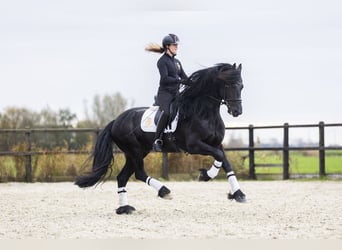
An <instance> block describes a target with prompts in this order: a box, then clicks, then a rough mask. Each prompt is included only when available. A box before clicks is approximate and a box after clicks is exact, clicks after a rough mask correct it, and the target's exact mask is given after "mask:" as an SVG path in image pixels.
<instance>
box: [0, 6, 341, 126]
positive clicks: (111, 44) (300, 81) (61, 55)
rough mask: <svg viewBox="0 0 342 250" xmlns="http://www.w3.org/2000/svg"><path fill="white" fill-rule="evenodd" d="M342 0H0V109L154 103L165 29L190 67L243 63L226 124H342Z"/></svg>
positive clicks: (81, 112)
mask: <svg viewBox="0 0 342 250" xmlns="http://www.w3.org/2000/svg"><path fill="white" fill-rule="evenodd" d="M341 5H342V4H341V2H340V1H338V0H336V1H333V0H325V1H322V0H319V1H315V0H312V1H309V0H307V1H300V0H287V1H266V0H261V1H260V0H258V1H255V0H246V1H243V0H241V1H236V0H234V1H223V0H222V1H221V0H208V1H195V0H191V1H183V0H172V1H157V0H155V1H151V0H150V1H139V0H136V1H122V0H121V1H118V0H111V1H110V0H108V1H103V0H94V1H90V0H65V1H63V0H58V1H47V0H33V1H30V0H11V1H7V0H0V86H1V90H0V112H2V111H3V110H4V108H6V107H9V106H15V107H26V108H30V109H33V110H36V111H39V110H41V109H42V108H44V107H50V108H51V109H53V110H58V109H60V108H70V110H71V111H72V112H75V113H77V116H78V117H79V118H82V117H84V105H85V101H88V103H90V102H91V101H92V98H93V97H94V95H95V94H100V95H104V94H112V93H115V92H120V93H121V94H122V95H123V96H124V97H125V98H126V99H128V100H129V102H130V103H131V102H134V106H149V105H151V104H152V102H153V96H154V95H155V93H156V91H157V87H158V81H159V74H158V71H157V67H156V62H157V60H158V58H159V56H160V55H158V54H153V53H148V52H145V51H144V47H145V46H146V45H147V44H148V43H150V42H156V43H161V40H162V38H163V37H164V36H165V35H166V34H168V33H175V34H177V35H178V36H179V37H180V39H181V44H180V47H179V52H178V56H177V57H178V58H179V59H180V60H181V62H182V64H183V67H184V69H185V71H186V72H187V73H188V74H189V75H190V74H191V73H192V72H194V71H196V70H199V69H202V68H204V67H209V66H212V65H213V64H215V63H220V62H226V63H234V62H236V63H242V65H243V71H242V77H243V80H244V86H245V88H244V90H243V93H242V98H243V109H244V113H243V114H242V116H240V117H238V118H233V117H230V116H228V114H226V108H225V107H222V109H223V110H224V112H223V116H224V119H225V121H226V122H227V123H232V124H258V123H276V124H283V123H284V122H289V123H290V124H291V123H292V124H294V123H318V122H319V121H325V122H326V123H330V122H342V116H341V110H340V109H341V106H342V105H341V101H340V100H341V99H342V87H341V84H342V15H341V10H342V6H341Z"/></svg>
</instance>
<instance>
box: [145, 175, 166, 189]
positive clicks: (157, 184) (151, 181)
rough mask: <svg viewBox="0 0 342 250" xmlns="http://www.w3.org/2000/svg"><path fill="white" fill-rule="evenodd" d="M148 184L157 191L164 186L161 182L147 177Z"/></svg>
mask: <svg viewBox="0 0 342 250" xmlns="http://www.w3.org/2000/svg"><path fill="white" fill-rule="evenodd" d="M146 183H147V185H149V186H151V187H153V188H154V189H155V190H157V191H159V189H160V188H161V187H162V186H163V184H162V183H161V182H160V181H158V180H156V179H153V178H152V177H147V179H146Z"/></svg>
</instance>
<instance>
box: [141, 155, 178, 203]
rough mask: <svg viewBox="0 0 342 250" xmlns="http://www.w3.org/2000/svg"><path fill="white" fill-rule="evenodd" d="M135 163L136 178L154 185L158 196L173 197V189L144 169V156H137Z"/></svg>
mask: <svg viewBox="0 0 342 250" xmlns="http://www.w3.org/2000/svg"><path fill="white" fill-rule="evenodd" d="M135 161H136V165H135V178H136V179H137V180H140V181H143V182H145V183H146V184H147V185H149V186H151V187H153V188H154V189H155V190H156V191H157V192H158V196H159V197H161V198H164V199H171V198H172V197H171V195H170V193H171V191H170V190H169V189H168V188H167V187H166V186H164V185H163V184H162V183H161V182H160V181H158V180H156V179H154V178H152V177H150V176H148V175H147V174H146V172H145V169H144V160H143V157H142V158H137V159H136V160H135Z"/></svg>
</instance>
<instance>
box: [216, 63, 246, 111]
mask: <svg viewBox="0 0 342 250" xmlns="http://www.w3.org/2000/svg"><path fill="white" fill-rule="evenodd" d="M241 69H242V66H241V64H239V66H238V67H236V64H235V63H234V64H233V65H230V64H220V65H219V66H218V75H217V79H218V83H219V84H220V88H219V92H220V93H218V95H219V98H220V99H221V100H223V103H224V104H225V105H227V108H228V113H229V114H231V115H232V116H234V117H237V116H239V115H241V114H242V105H241V91H242V88H243V84H242V78H241Z"/></svg>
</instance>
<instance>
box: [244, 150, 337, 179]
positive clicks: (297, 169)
mask: <svg viewBox="0 0 342 250" xmlns="http://www.w3.org/2000/svg"><path fill="white" fill-rule="evenodd" d="M282 161H283V158H282V152H280V151H274V152H273V151H271V152H270V151H268V152H263V151H260V152H257V153H256V154H255V164H256V165H258V164H282ZM289 163H290V169H289V171H290V174H291V173H292V174H318V173H319V156H318V152H317V151H304V152H300V151H296V152H290V162H289ZM245 164H248V162H245ZM325 171H326V174H342V151H337V150H336V151H327V152H326V154H325ZM255 172H256V174H281V173H282V172H283V169H282V167H256V168H255Z"/></svg>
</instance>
